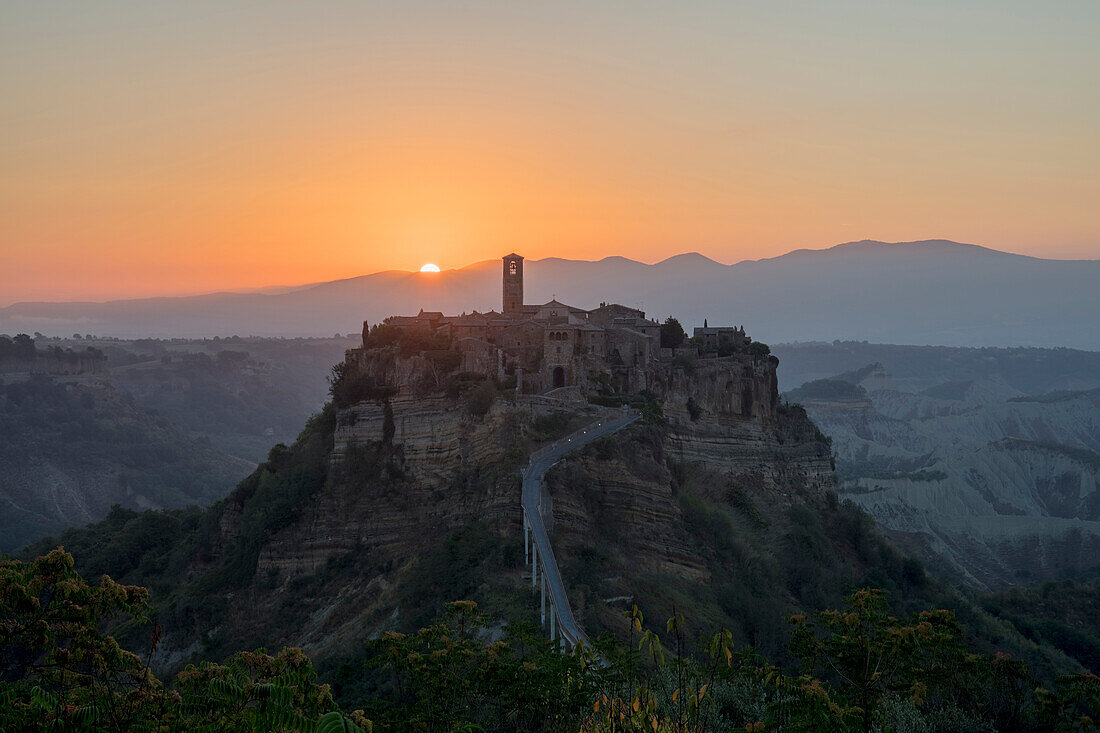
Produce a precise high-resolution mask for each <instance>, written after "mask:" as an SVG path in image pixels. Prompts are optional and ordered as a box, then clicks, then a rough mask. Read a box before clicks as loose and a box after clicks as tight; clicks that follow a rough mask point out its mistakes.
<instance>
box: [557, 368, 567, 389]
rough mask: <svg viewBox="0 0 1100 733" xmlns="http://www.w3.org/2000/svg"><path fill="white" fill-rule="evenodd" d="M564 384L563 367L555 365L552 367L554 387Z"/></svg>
mask: <svg viewBox="0 0 1100 733" xmlns="http://www.w3.org/2000/svg"><path fill="white" fill-rule="evenodd" d="M564 386H565V368H564V367H560V366H556V367H554V389H557V388H558V387H564Z"/></svg>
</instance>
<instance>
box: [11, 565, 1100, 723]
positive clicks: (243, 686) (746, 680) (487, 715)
mask: <svg viewBox="0 0 1100 733" xmlns="http://www.w3.org/2000/svg"><path fill="white" fill-rule="evenodd" d="M147 596H148V593H147V591H146V590H145V589H143V588H140V587H136V586H125V585H119V584H118V583H115V582H114V581H112V580H111V579H110V578H109V577H107V576H104V577H103V578H102V579H101V581H100V583H99V584H98V585H95V586H92V585H89V584H87V583H86V582H85V581H83V580H82V579H81V578H80V577H79V576H78V575H77V574H76V572H75V571H74V569H73V560H72V556H71V555H69V554H68V553H66V552H64V551H63V550H61V549H57V550H54V551H52V552H50V553H49V554H47V555H45V556H43V557H39V558H38V559H36V560H34V561H31V562H17V561H11V560H4V561H0V731H16V730H19V731H23V730H107V731H122V730H147V731H182V730H188V731H190V730H195V731H221V730H240V731H288V732H289V731H317V732H318V733H327V732H328V731H334V732H335V731H349V732H350V731H371V730H386V731H438V732H440V733H443V732H446V731H471V732H472V731H515V730H528V731H579V732H580V733H641V732H643V731H645V732H647V733H648V732H650V731H655V732H657V733H703V732H704V731H731V730H732V731H764V730H835V731H929V732H931V731H948V730H950V731H992V730H1014V731H1028V730H1035V731H1038V730H1043V731H1048V730H1053V731H1075V730H1094V729H1096V726H1095V724H1094V723H1093V716H1095V715H1096V714H1097V711H1098V710H1100V679H1098V678H1097V677H1096V676H1094V675H1091V674H1081V675H1070V676H1065V677H1063V678H1062V679H1060V680H1059V681H1058V683H1057V685H1056V686H1055V687H1054V689H1043V688H1038V689H1036V682H1035V680H1034V679H1032V678H1031V677H1030V676H1029V674H1028V671H1027V669H1026V668H1025V666H1024V665H1023V664H1021V663H1019V662H1017V661H1014V660H1013V659H1011V658H1009V657H1008V656H1007V655H1003V654H997V655H994V656H992V657H985V656H983V655H979V654H974V653H972V652H971V651H970V650H969V649H968V648H967V647H966V645H965V643H964V642H963V639H962V634H961V631H960V628H959V626H958V624H957V623H956V622H955V619H954V617H953V616H952V615H951V614H950V613H949V612H947V611H925V612H921V613H919V614H916V615H913V616H911V617H908V618H896V617H893V616H890V615H889V614H888V613H887V611H886V609H887V604H886V602H885V598H884V594H883V593H882V592H881V591H878V590H873V589H864V590H860V591H857V592H855V593H853V594H852V595H851V596H850V597H849V598H848V603H847V606H846V608H844V609H843V610H837V611H824V612H821V613H819V614H816V615H814V616H812V617H810V616H795V617H793V618H792V619H791V623H792V625H793V628H794V631H793V633H792V635H791V642H790V650H791V652H792V653H793V655H794V657H795V658H796V659H798V660H799V664H798V665H797V666H796V667H792V668H787V669H784V668H783V667H781V666H776V665H774V664H772V663H770V662H769V661H767V660H765V659H763V658H761V657H759V656H757V655H756V654H754V653H753V652H752V650H736V649H734V648H733V642H732V635H731V634H730V632H728V631H720V632H718V633H716V634H713V635H712V636H710V637H707V638H704V639H703V640H702V641H701V643H699V644H697V645H695V646H694V647H693V646H692V645H691V644H689V640H690V638H691V637H690V635H689V629H688V626H687V622H686V620H685V619H684V617H683V615H682V614H680V613H675V612H674V614H673V616H672V618H670V619H669V620H668V622H667V624H666V625H665V628H666V631H667V634H666V636H665V637H664V638H663V639H662V638H661V637H660V636H658V635H657V634H656V633H654V632H653V631H651V630H645V629H646V627H645V624H644V623H643V618H642V615H641V612H640V611H638V609H637V607H635V608H633V609H632V610H631V612H630V614H629V617H630V632H629V638H628V639H627V640H626V643H625V644H622V643H619V642H616V641H615V640H613V639H610V638H603V639H600V640H598V641H597V642H596V646H595V648H588V647H580V648H578V649H576V650H573V651H572V652H571V653H567V652H565V651H563V650H562V649H561V648H560V647H559V646H558V645H557V644H556V643H554V642H550V641H548V640H546V639H545V637H544V635H543V634H542V633H540V632H539V631H538V630H536V629H534V628H530V627H523V626H518V625H516V626H507V627H504V628H499V627H496V626H494V625H493V624H492V623H491V620H490V619H489V618H488V617H487V616H486V615H485V614H483V613H481V612H480V611H479V610H478V608H477V606H476V604H474V603H472V602H469V601H459V602H455V603H451V604H449V606H448V608H447V611H446V613H445V615H444V617H443V619H442V620H441V621H440V622H438V623H436V624H434V625H432V626H429V627H426V628H422V629H420V630H419V631H417V632H415V633H411V634H398V633H393V632H391V633H387V634H384V635H383V636H382V637H381V638H379V639H376V640H373V641H371V642H368V643H367V644H366V646H365V648H364V649H362V650H361V653H359V654H356V655H354V656H351V657H349V658H347V659H345V660H343V661H342V662H341V663H340V664H338V665H337V666H336V667H333V668H332V670H331V671H333V672H336V673H338V676H339V677H340V679H342V680H343V681H344V682H343V686H344V689H342V690H337V692H338V694H339V696H340V697H342V698H344V699H346V700H347V699H351V700H352V701H354V704H356V705H361V706H362V707H363V708H364V710H356V711H355V712H353V713H351V714H350V715H345V714H344V713H343V712H341V710H340V708H339V707H338V705H337V704H336V702H335V701H334V697H333V693H332V691H331V690H330V687H329V685H326V684H318V678H317V674H316V673H315V672H314V669H313V666H312V663H311V662H310V660H309V659H308V657H306V656H305V655H304V654H303V653H302V652H301V650H298V649H285V650H283V651H282V652H281V653H279V654H278V655H275V656H271V655H269V654H266V653H265V652H263V651H262V650H261V651H257V652H241V653H237V654H235V655H233V656H231V657H230V658H229V659H228V660H227V661H226V662H225V663H223V664H213V663H209V662H205V663H202V664H200V665H198V666H190V667H188V668H187V669H186V670H184V671H183V672H181V673H180V674H179V675H177V676H176V678H175V679H174V681H173V682H172V684H170V685H166V684H164V683H162V682H161V681H160V680H158V679H157V677H156V676H155V675H154V674H153V673H152V671H151V670H150V667H149V663H148V657H149V656H151V655H152V653H153V652H154V651H155V650H156V646H157V642H158V639H159V636H160V629H159V628H158V627H156V625H155V622H151V621H150V619H149V618H148V613H149V607H148V605H147V600H148V599H147ZM149 623H152V626H153V633H152V636H151V640H150V647H149V650H148V654H147V656H146V660H145V661H143V660H142V658H141V657H139V656H138V655H136V654H134V653H132V652H130V651H128V650H125V649H123V648H121V647H120V646H119V644H118V643H117V642H116V641H115V639H114V637H112V636H111V635H110V634H109V633H106V632H105V631H104V629H105V628H108V627H111V628H120V627H121V628H125V627H126V626H127V625H134V624H149ZM690 648H696V649H698V650H699V653H698V654H696V655H691V654H689V651H688V650H689V649H690ZM368 716H369V719H368ZM371 720H373V723H372V722H371Z"/></svg>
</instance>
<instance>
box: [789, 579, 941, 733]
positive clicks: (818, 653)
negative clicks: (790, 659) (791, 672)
mask: <svg viewBox="0 0 1100 733" xmlns="http://www.w3.org/2000/svg"><path fill="white" fill-rule="evenodd" d="M791 621H792V623H793V624H794V631H793V633H792V634H791V643H790V647H791V651H792V652H794V654H795V655H796V656H798V657H799V658H801V660H802V662H803V665H804V666H805V669H806V672H807V673H809V674H813V673H814V672H815V671H817V670H818V669H821V670H822V671H824V672H825V674H826V677H831V678H833V679H835V680H836V681H837V682H838V683H839V685H840V689H841V692H842V693H844V696H845V698H846V699H847V702H848V706H847V708H846V709H843V708H840V707H839V706H838V710H837V712H838V713H841V714H842V716H852V717H854V718H855V719H857V720H858V721H859V724H860V727H861V729H862V730H864V731H870V730H871V728H872V726H873V722H874V716H875V713H876V711H877V710H878V708H879V706H880V704H881V703H882V700H883V698H884V697H885V696H886V695H888V694H890V693H905V694H907V695H908V696H910V697H911V698H912V699H915V700H921V699H923V698H924V696H925V695H927V692H928V687H929V685H930V684H934V683H935V681H936V680H937V679H939V678H942V677H944V676H946V670H950V669H952V668H954V666H956V665H945V664H944V661H945V659H946V658H948V657H951V658H953V659H957V658H958V657H959V655H958V654H956V653H955V652H957V651H959V650H960V649H961V636H962V634H961V631H960V629H959V627H958V624H957V623H956V622H955V617H954V615H953V614H952V613H951V612H950V611H923V612H921V613H920V614H918V615H917V616H916V617H914V618H911V619H908V620H905V621H903V620H900V619H897V618H894V617H893V616H890V615H889V614H887V612H886V598H885V595H884V593H883V592H882V591H881V590H877V589H872V588H864V589H862V590H858V591H856V592H855V593H853V594H852V595H850V596H849V597H848V607H847V608H846V609H844V610H841V611H822V612H821V613H819V614H817V618H816V621H815V620H811V619H810V618H809V617H807V616H805V615H797V616H794V617H792V619H791Z"/></svg>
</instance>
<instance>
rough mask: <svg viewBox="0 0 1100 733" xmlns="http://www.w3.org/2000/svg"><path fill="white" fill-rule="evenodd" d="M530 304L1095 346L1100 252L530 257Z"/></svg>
mask: <svg viewBox="0 0 1100 733" xmlns="http://www.w3.org/2000/svg"><path fill="white" fill-rule="evenodd" d="M498 267H499V264H498V263H496V262H495V261H492V260H486V261H482V262H477V263H473V264H471V265H468V266H466V267H463V268H459V269H453V270H445V271H443V272H441V273H438V274H431V275H423V274H421V273H419V272H405V271H397V270H388V271H383V272H378V273H373V274H369V275H360V276H357V277H354V278H345V279H341V280H333V281H328V282H324V283H316V284H313V285H309V286H304V287H301V288H297V289H293V290H290V291H289V292H282V293H239V292H238V293H209V294H205V295H201V296H176V297H158V298H146V299H132V300H112V301H105V302H100V303H93V302H81V303H44V302H38V303H16V304H13V305H10V306H7V307H5V308H0V332H11V333H18V332H28V333H29V332H32V331H45V330H48V331H50V332H51V333H71V332H72V331H73V330H75V331H91V332H93V333H97V334H99V335H111V336H171V337H175V336H190V337H200V336H201V337H210V336H215V335H220V336H228V335H235V334H236V335H257V336H307V335H316V334H331V333H332V332H333V331H334V330H337V331H340V332H358V331H359V330H360V328H361V326H362V322H363V320H367V321H369V322H372V323H375V322H378V321H380V320H382V319H383V318H384V317H386V316H389V315H392V314H395V313H416V312H418V311H419V310H420V309H421V308H423V309H425V310H441V311H445V312H454V313H459V312H469V311H471V310H478V311H488V310H493V309H499V307H500V304H499V300H500V281H499V277H500V275H499V270H498ZM525 276H526V283H525V294H526V301H527V302H528V303H540V302H546V301H549V300H550V299H551V298H557V299H558V300H561V301H563V302H568V303H570V304H572V305H576V306H579V307H584V308H591V307H595V306H596V305H597V304H598V303H601V302H619V303H622V304H624V305H628V306H632V307H637V308H641V309H642V310H645V311H648V312H649V313H650V315H651V316H653V317H658V318H662V319H663V318H664V317H665V316H666V315H668V314H670V313H676V314H677V317H678V318H679V319H680V320H681V321H682V322H683V323H684V325H685V326H688V327H690V326H695V325H702V323H703V321H704V320H707V321H708V322H709V323H711V324H712V325H715V324H720V323H730V324H734V325H736V324H741V323H744V324H750V325H751V327H752V329H753V331H754V333H757V334H759V335H760V338H761V339H762V340H764V341H768V342H777V341H787V342H790V341H804V340H820V339H842V340H869V341H880V342H881V341H889V342H894V343H899V342H905V343H914V344H942V345H975V346H1022V345H1028V346H1070V347H1075V348H1084V349H1091V350H1098V349H1100V294H1098V293H1097V292H1096V288H1095V286H1094V284H1095V282H1097V281H1100V260H1049V259H1040V258H1034V257H1030V256H1027V255H1017V254H1013V253H1008V252H1001V251H998V250H993V249H990V248H988V247H983V246H980V245H973V244H960V243H957V242H951V241H949V240H923V241H918V242H897V243H881V242H876V241H873V240H861V241H856V242H846V243H842V244H838V245H835V246H833V247H831V248H828V249H822V250H795V251H793V252H789V253H787V254H785V255H781V256H779V257H775V258H764V259H759V260H743V261H741V262H738V263H735V264H731V265H725V264H722V263H719V262H716V261H714V260H712V259H710V258H708V257H706V256H705V255H702V254H700V253H697V252H689V253H683V254H680V255H675V256H673V257H669V258H666V259H664V260H661V261H660V262H656V263H653V264H647V263H644V262H639V261H636V260H631V259H628V258H624V257H605V258H603V259H601V260H596V261H589V260H570V259H564V258H557V257H549V258H544V259H540V260H527V266H526V267H525Z"/></svg>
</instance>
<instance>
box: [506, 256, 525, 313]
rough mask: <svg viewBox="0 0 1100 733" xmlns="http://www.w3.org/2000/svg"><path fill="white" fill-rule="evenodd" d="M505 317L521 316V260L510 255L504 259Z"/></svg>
mask: <svg viewBox="0 0 1100 733" xmlns="http://www.w3.org/2000/svg"><path fill="white" fill-rule="evenodd" d="M503 312H504V314H505V315H516V316H518V315H522V314H523V258H522V257H520V256H519V255H517V254H516V253H514V252H513V253H512V254H510V255H506V256H505V257H504V310H503Z"/></svg>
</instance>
